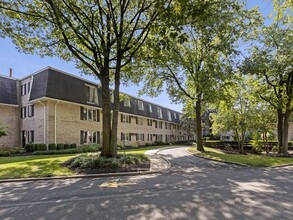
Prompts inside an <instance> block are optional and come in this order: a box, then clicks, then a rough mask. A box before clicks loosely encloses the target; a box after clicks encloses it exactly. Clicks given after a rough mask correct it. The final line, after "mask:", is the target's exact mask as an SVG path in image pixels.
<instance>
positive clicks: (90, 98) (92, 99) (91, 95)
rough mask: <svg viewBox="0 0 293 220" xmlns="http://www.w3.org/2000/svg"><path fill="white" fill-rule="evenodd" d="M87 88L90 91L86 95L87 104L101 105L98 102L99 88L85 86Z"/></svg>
mask: <svg viewBox="0 0 293 220" xmlns="http://www.w3.org/2000/svg"><path fill="white" fill-rule="evenodd" d="M85 86H86V89H87V90H88V91H87V93H88V94H86V95H87V97H86V99H87V100H86V101H87V103H93V104H97V105H98V104H99V102H98V91H97V88H96V87H94V86H91V85H87V84H86V85H85Z"/></svg>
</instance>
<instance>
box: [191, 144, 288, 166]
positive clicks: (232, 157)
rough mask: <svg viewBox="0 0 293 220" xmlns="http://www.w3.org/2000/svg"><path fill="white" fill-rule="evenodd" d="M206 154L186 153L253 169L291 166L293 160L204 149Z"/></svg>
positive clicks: (192, 150) (195, 151)
mask: <svg viewBox="0 0 293 220" xmlns="http://www.w3.org/2000/svg"><path fill="white" fill-rule="evenodd" d="M205 150H206V152H204V153H201V152H198V151H197V150H196V149H195V148H189V149H188V151H189V152H191V153H193V154H196V155H199V156H202V157H207V158H210V159H214V160H218V161H225V162H232V163H240V164H245V165H248V166H254V167H273V166H280V165H293V158H285V157H267V156H261V155H241V154H227V153H224V152H222V151H220V150H217V149H213V148H208V147H205Z"/></svg>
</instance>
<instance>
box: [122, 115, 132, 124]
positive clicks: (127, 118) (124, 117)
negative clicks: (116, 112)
mask: <svg viewBox="0 0 293 220" xmlns="http://www.w3.org/2000/svg"><path fill="white" fill-rule="evenodd" d="M121 122H123V123H131V118H130V115H124V114H121Z"/></svg>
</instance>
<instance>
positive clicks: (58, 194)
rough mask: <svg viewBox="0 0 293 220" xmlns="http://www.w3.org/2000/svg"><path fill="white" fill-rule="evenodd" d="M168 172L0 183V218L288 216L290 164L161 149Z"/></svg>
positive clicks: (291, 206)
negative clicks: (264, 165) (242, 162)
mask: <svg viewBox="0 0 293 220" xmlns="http://www.w3.org/2000/svg"><path fill="white" fill-rule="evenodd" d="M160 154H161V155H162V156H163V157H165V158H166V159H168V160H169V161H171V163H172V167H171V169H170V170H169V171H168V172H165V173H163V174H156V175H154V174H153V175H145V176H132V177H119V178H117V177H116V178H114V177H107V178H95V179H71V180H50V181H39V182H21V183H20V182H19V183H2V184H0V219H7V220H8V219H9V220H12V219H64V220H65V219H70V220H74V219H130V220H131V219H133V220H134V219H135V220H137V219H202V220H205V219H293V167H283V168H274V169H272V168H271V169H260V168H256V169H255V168H254V169H253V168H247V167H239V166H235V165H228V164H222V163H216V162H211V161H207V160H204V159H200V158H197V157H194V156H191V155H189V154H188V153H186V151H185V148H175V149H168V150H164V151H161V152H160Z"/></svg>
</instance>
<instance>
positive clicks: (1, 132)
mask: <svg viewBox="0 0 293 220" xmlns="http://www.w3.org/2000/svg"><path fill="white" fill-rule="evenodd" d="M6 135H7V133H6V131H5V130H4V128H1V127H0V138H2V137H5V136H6Z"/></svg>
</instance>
